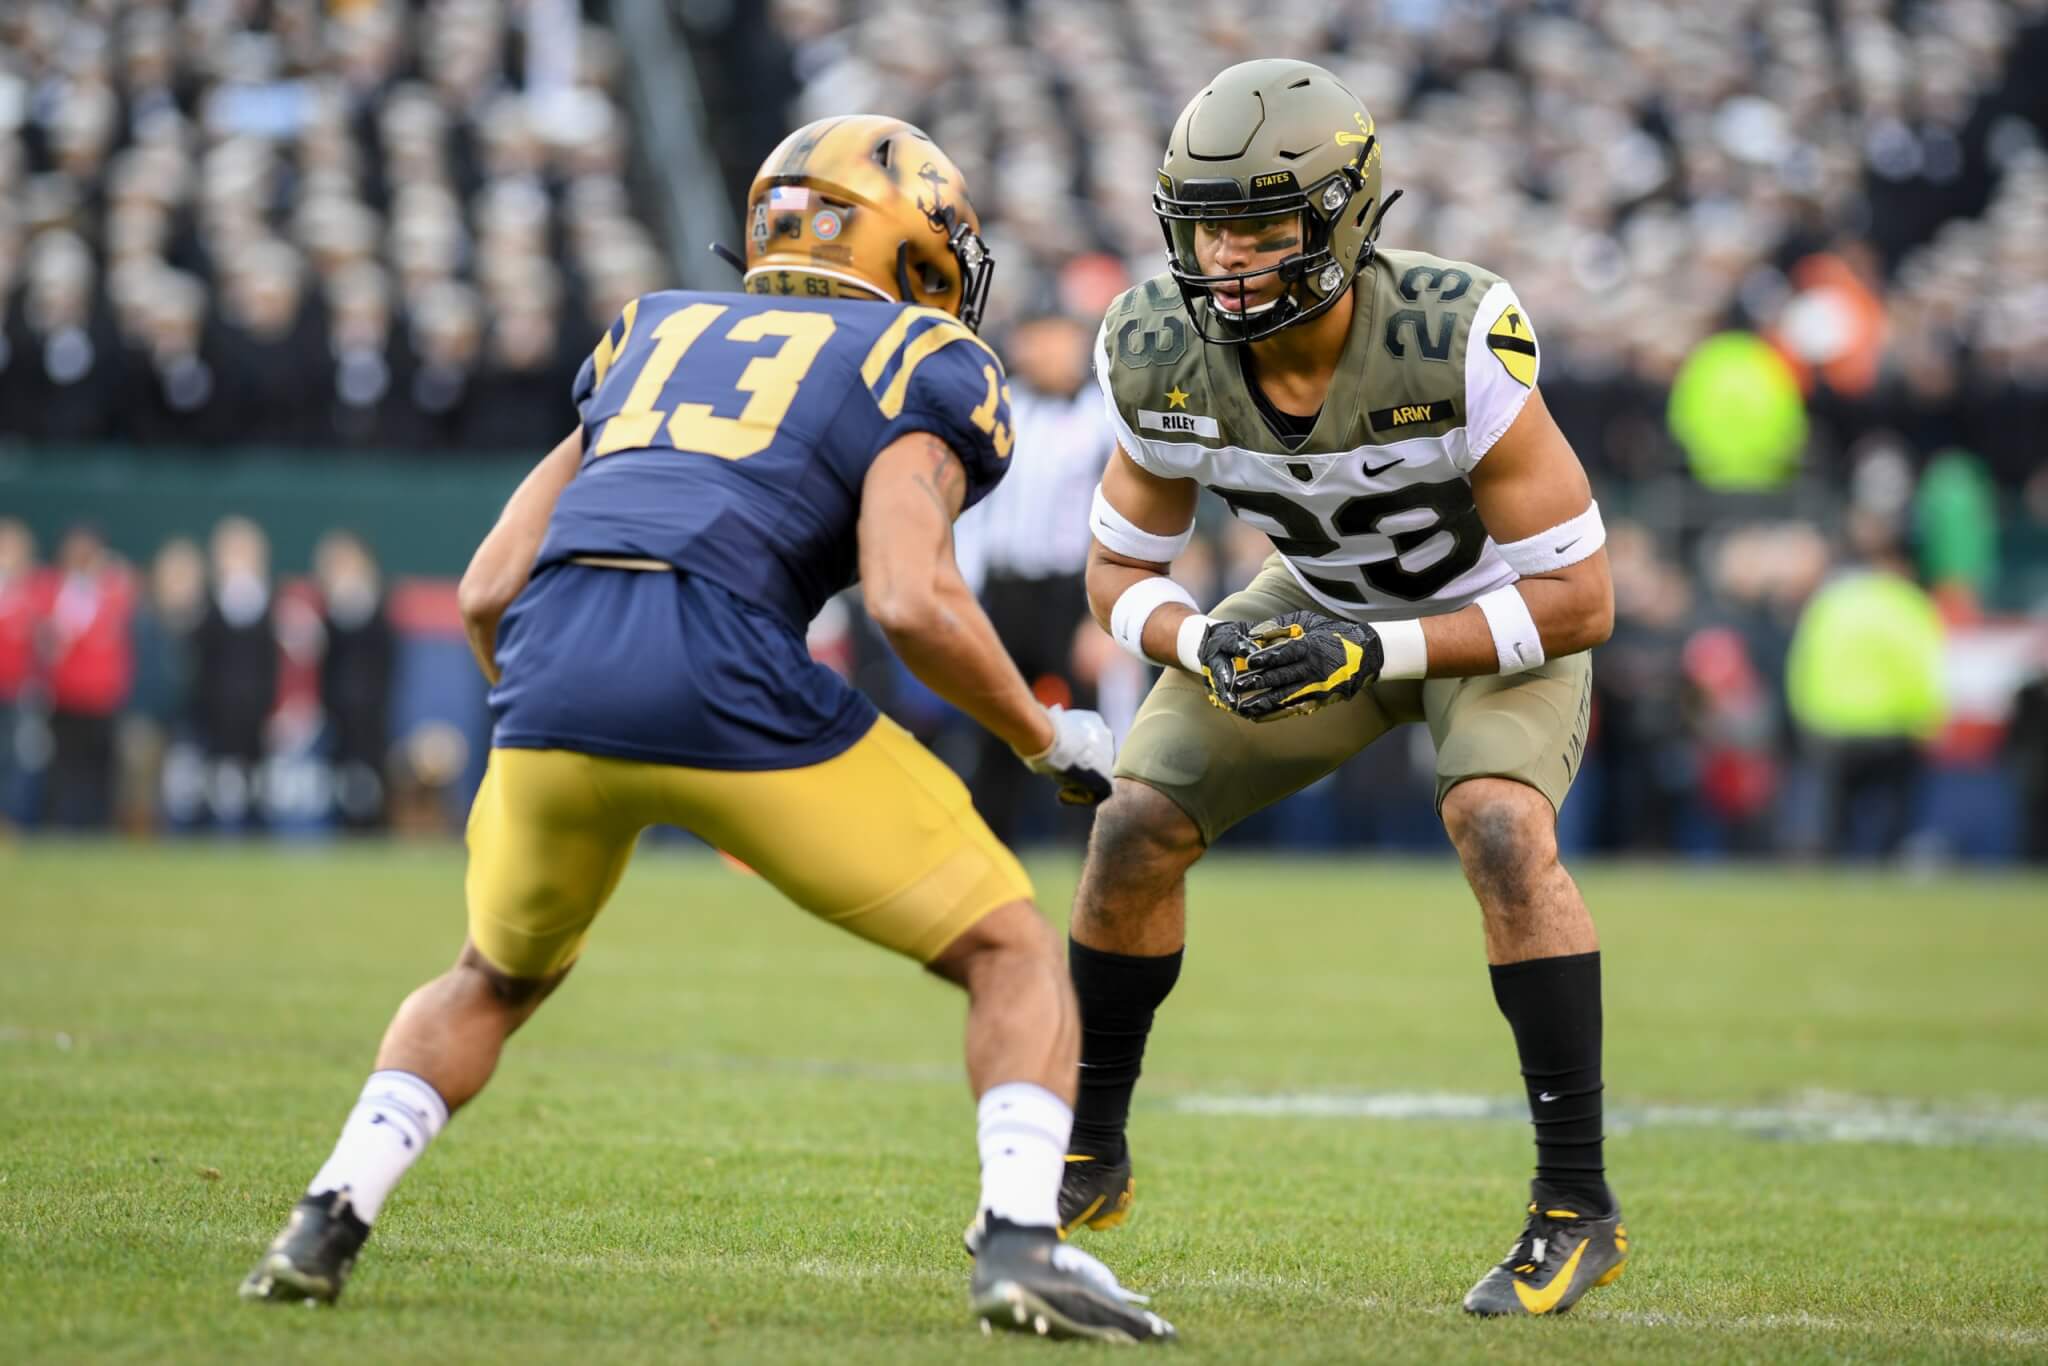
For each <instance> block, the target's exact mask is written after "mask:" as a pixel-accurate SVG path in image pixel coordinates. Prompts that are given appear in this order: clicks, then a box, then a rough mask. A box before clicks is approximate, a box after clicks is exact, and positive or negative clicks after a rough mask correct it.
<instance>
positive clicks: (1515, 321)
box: [1486, 307, 1536, 389]
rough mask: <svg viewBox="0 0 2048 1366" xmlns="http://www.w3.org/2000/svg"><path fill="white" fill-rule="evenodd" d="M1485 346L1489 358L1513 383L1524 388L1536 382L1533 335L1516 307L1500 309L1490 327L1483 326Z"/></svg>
mask: <svg viewBox="0 0 2048 1366" xmlns="http://www.w3.org/2000/svg"><path fill="white" fill-rule="evenodd" d="M1486 349H1487V350H1489V351H1491V352H1493V358H1494V359H1495V360H1497V361H1499V362H1500V363H1501V367H1502V368H1503V369H1505V370H1506V371H1507V372H1508V374H1509V375H1511V376H1513V377H1514V380H1515V383H1517V384H1519V385H1521V386H1522V387H1523V388H1525V389H1529V388H1534V387H1535V384H1536V334H1535V333H1534V332H1531V331H1530V330H1529V320H1528V319H1527V318H1525V317H1523V316H1522V310H1521V309H1520V308H1519V307H1509V308H1506V309H1503V310H1502V311H1501V315H1500V317H1498V318H1496V319H1495V320H1494V323H1493V326H1492V327H1489V328H1487V329H1486Z"/></svg>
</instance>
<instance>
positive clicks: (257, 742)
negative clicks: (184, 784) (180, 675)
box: [192, 517, 279, 828]
mask: <svg viewBox="0 0 2048 1366" xmlns="http://www.w3.org/2000/svg"><path fill="white" fill-rule="evenodd" d="M210 559H211V571H212V585H211V586H212V593H211V596H210V598H209V600H208V602H207V606H206V615H205V616H204V617H203V618H202V619H201V621H200V623H199V628H198V630H197V632H196V633H195V634H194V637H193V646H194V654H195V657H196V660H197V666H198V672H197V675H196V678H195V681H194V684H193V689H192V705H193V721H194V729H195V730H196V732H197V737H198V741H199V745H200V749H201V751H202V752H203V753H204V755H205V756H206V793H207V802H208V805H209V806H210V807H211V810H212V814H213V817H214V819H215V821H216V822H217V823H219V824H221V825H223V826H227V827H231V828H232V827H237V826H240V825H242V824H243V823H244V822H255V823H260V822H261V820H262V801H261V797H262V792H261V783H262V776H263V772H262V767H263V755H264V743H263V741H264V729H265V726H266V724H267V723H268V721H269V719H270V711H271V708H272V707H273V706H275V705H276V702H277V682H278V670H279V665H278V643H277V625H276V617H275V610H274V604H273V602H272V593H271V582H270V541H269V538H268V537H266V536H265V535H264V534H263V531H262V528H260V527H258V526H257V525H256V524H255V523H254V522H252V521H250V520H249V519H248V518H246V517H224V518H222V519H221V520H220V521H219V522H218V523H217V524H216V525H215V526H214V528H213V538H212V545H211V547H210Z"/></svg>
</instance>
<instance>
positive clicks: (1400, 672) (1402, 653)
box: [1372, 621, 1429, 682]
mask: <svg viewBox="0 0 2048 1366" xmlns="http://www.w3.org/2000/svg"><path fill="white" fill-rule="evenodd" d="M1372 629H1373V630H1375V631H1377V632H1378V633H1379V637H1380V650H1381V652H1382V654H1383V655H1384V657H1385V660H1386V662H1385V663H1383V664H1381V665H1380V677H1381V678H1384V679H1387V680H1389V681H1390V682H1391V681H1398V680H1401V679H1408V678H1427V677H1429V645H1428V642H1426V641H1424V640H1423V638H1422V623H1421V622H1419V621H1375V622H1373V623H1372Z"/></svg>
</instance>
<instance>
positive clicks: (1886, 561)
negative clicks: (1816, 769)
mask: <svg viewBox="0 0 2048 1366" xmlns="http://www.w3.org/2000/svg"><path fill="white" fill-rule="evenodd" d="M1851 540H1852V546H1853V548H1854V550H1855V551H1856V553H1857V554H1858V556H1859V558H1860V559H1861V561H1862V563H1861V564H1860V565H1859V566H1858V567H1857V568H1856V569H1854V570H1851V571H1850V572H1848V573H1846V574H1843V575H1841V576H1840V577H1838V578H1836V579H1834V580H1832V581H1831V582H1829V583H1827V584H1824V585H1823V586H1822V587H1821V590H1820V591H1819V592H1818V593H1816V594H1814V596H1813V600H1812V601H1811V602H1809V603H1807V605H1806V611H1805V612H1804V613H1803V614H1802V615H1801V616H1800V619H1799V625H1798V628H1797V629H1796V630H1795V631H1794V632H1793V636H1792V653H1791V657H1790V659H1789V660H1788V661H1787V666H1786V667H1787V678H1786V688H1787V693H1788V697H1789V700H1790V702H1791V704H1792V716H1793V719H1794V720H1796V721H1797V722H1798V723H1799V725H1800V727H1801V728H1802V729H1804V730H1805V731H1806V732H1807V734H1808V735H1810V736H1812V737H1813V739H1814V741H1815V743H1816V745H1817V747H1818V749H1819V753H1820V760H1821V769H1822V776H1823V780H1824V781H1825V783H1826V793H1827V810H1828V815H1827V852H1828V853H1829V854H1831V855H1835V856H1842V855H1846V854H1849V853H1852V852H1856V851H1857V850H1858V849H1859V848H1860V847H1861V846H1860V844H1859V842H1858V841H1857V839H1856V836H1857V833H1858V827H1859V824H1860V822H1859V821H1858V816H1859V814H1861V811H1862V809H1863V807H1864V806H1865V805H1870V806H1873V807H1875V808H1876V818H1875V830H1876V833H1875V836H1874V842H1875V848H1876V852H1877V853H1879V854H1881V855H1890V854H1894V853H1896V852H1898V850H1899V848H1900V846H1901V845H1902V844H1904V843H1905V840H1906V837H1907V836H1908V835H1910V834H1911V833H1912V831H1913V828H1914V822H1915V819H1916V817H1917V813H1916V811H1915V810H1914V802H1915V799H1916V797H1917V795H1918V790H1919V780H1920V775H1921V773H1922V772H1923V770H1924V768H1925V763H1926V761H1925V756H1924V753H1923V746H1924V745H1925V744H1926V743H1927V741H1928V740H1930V739H1932V738H1933V736H1934V734H1935V732H1936V731H1938V730H1939V729H1940V727H1941V722H1942V716H1943V708H1944V704H1943V701H1942V693H1941V638H1942V625H1941V617H1940V614H1939V613H1938V612H1937V611H1936V609H1935V606H1934V600H1933V599H1932V598H1930V597H1928V595H1927V594H1926V593H1925V592H1924V591H1923V590H1921V588H1920V587H1919V586H1918V585H1916V584H1915V583H1914V582H1913V581H1912V579H1911V577H1910V576H1909V574H1908V571H1907V568H1906V565H1905V562H1904V561H1903V560H1902V559H1901V558H1900V556H1899V554H1898V550H1897V547H1896V545H1895V543H1894V542H1893V541H1892V539H1891V535H1890V528H1889V527H1886V526H1885V525H1884V524H1883V523H1882V521H1881V519H1879V518H1878V517H1876V516H1875V515H1874V514H1871V513H1868V512H1858V513H1857V514H1856V515H1855V516H1854V517H1853V518H1852V521H1851Z"/></svg>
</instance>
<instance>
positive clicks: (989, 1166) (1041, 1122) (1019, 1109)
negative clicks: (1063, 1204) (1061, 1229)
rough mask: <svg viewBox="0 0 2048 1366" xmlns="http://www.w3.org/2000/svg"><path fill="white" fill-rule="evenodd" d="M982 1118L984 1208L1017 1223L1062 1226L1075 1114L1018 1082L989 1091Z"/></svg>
mask: <svg viewBox="0 0 2048 1366" xmlns="http://www.w3.org/2000/svg"><path fill="white" fill-rule="evenodd" d="M976 1118H977V1120H978V1132H977V1138H978V1140H979V1142H980V1145H981V1207H982V1208H983V1209H984V1210H987V1211H988V1212H989V1213H990V1214H993V1215H994V1216H996V1217H997V1218H998V1219H1007V1220H1009V1221H1010V1222H1011V1223H1013V1224H1025V1225H1030V1226H1035V1227H1039V1228H1049V1227H1052V1226H1054V1225H1057V1224H1058V1223H1059V1221H1060V1178H1061V1176H1062V1175H1063V1174H1064V1173H1065V1171H1066V1165H1067V1136H1068V1134H1069V1133H1070V1132H1071V1131H1072V1129H1073V1127H1074V1112H1073V1111H1072V1110H1070V1109H1068V1108H1067V1103H1066V1102H1065V1101H1063V1100H1061V1099H1060V1098H1059V1097H1058V1096H1056V1095H1054V1094H1053V1093H1052V1092H1050V1091H1048V1090H1046V1089H1045V1088H1044V1087H1043V1086H1033V1085H1032V1084H1031V1083H1030V1082H1028V1081H1012V1082H1005V1083H1003V1084H1002V1085H1001V1086H992V1087H990V1088H989V1089H988V1092H987V1093H986V1094H985V1095H983V1096H982V1098H981V1105H980V1107H979V1108H978V1109H977V1111H976Z"/></svg>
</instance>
